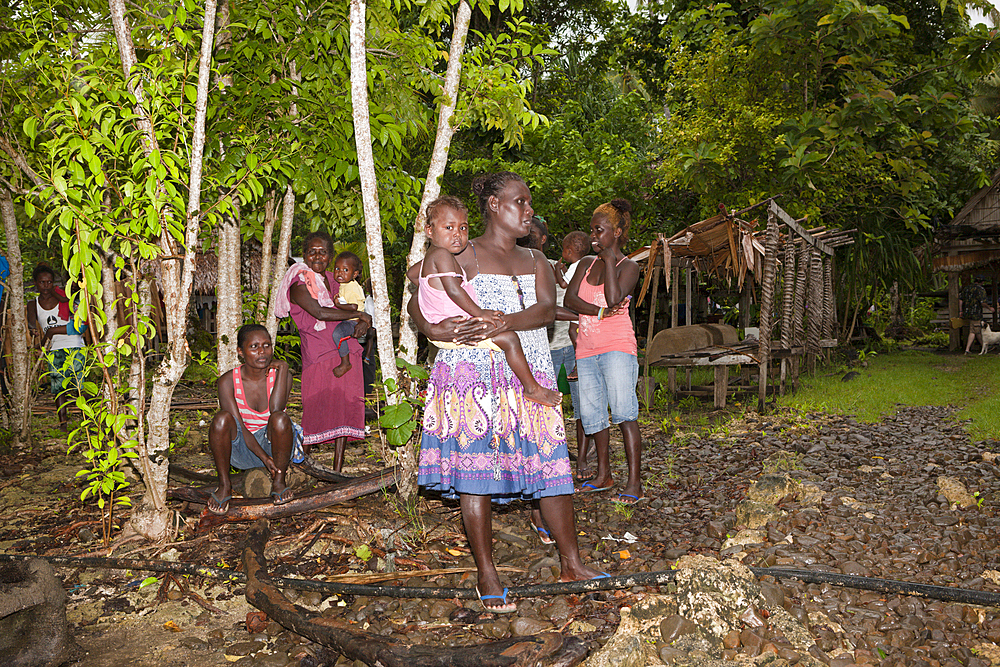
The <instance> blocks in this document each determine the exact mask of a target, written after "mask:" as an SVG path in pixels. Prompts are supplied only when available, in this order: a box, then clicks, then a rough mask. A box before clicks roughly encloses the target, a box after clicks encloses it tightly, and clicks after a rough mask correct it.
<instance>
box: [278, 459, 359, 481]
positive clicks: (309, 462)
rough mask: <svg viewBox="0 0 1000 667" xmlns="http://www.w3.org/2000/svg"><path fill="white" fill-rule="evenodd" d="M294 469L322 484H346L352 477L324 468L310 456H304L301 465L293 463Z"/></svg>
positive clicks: (327, 467)
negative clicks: (321, 481) (320, 481)
mask: <svg viewBox="0 0 1000 667" xmlns="http://www.w3.org/2000/svg"><path fill="white" fill-rule="evenodd" d="M292 465H294V466H295V467H296V468H298V469H299V470H301V471H302V472H304V473H306V474H307V475H311V476H312V477H315V478H316V479H321V480H323V481H324V482H346V481H348V480H350V479H354V478H353V477H349V476H347V475H342V474H340V473H339V472H337V471H336V470H334V469H333V468H331V467H329V466H325V465H323V464H322V463H320V462H319V461H317V460H316V459H314V458H313V457H311V456H306V458H305V460H304V461H302V463H293V464H292Z"/></svg>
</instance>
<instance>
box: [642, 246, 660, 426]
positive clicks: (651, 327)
mask: <svg viewBox="0 0 1000 667" xmlns="http://www.w3.org/2000/svg"><path fill="white" fill-rule="evenodd" d="M654 247H655V246H654ZM649 261H650V262H652V266H651V268H650V271H652V272H653V278H652V280H653V294H652V297H651V299H650V303H649V323H648V324H647V326H646V350H647V352H648V351H649V346H650V344H651V343H652V342H653V336H654V335H656V299H657V296H658V293H659V287H660V281H659V276H657V274H658V273H659V271H660V267H659V266H658V265H657V264H656V258H655V257H650V259H649ZM637 305H638V304H637ZM642 374H643V376H644V377H645V378H646V379H645V384H643V391H644V392H645V393H646V412H647V413H649V404H650V403H651V401H650V400H649V399H650V396H649V385H650V382H649V354H648V353H647V354H644V355H643V370H642Z"/></svg>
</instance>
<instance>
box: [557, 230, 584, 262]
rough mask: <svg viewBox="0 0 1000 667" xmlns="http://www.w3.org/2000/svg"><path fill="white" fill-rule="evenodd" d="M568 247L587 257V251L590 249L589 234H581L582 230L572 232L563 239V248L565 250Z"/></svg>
mask: <svg viewBox="0 0 1000 667" xmlns="http://www.w3.org/2000/svg"><path fill="white" fill-rule="evenodd" d="M567 245H569V246H571V247H573V248H575V249H576V251H577V252H579V253H580V255H581V256H582V255H586V254H587V250H588V249H589V248H590V236H588V235H587V232H581V231H580V230H577V231H575V232H570V233H569V234H567V235H566V237H565V238H563V247H564V248H565V247H566V246H567Z"/></svg>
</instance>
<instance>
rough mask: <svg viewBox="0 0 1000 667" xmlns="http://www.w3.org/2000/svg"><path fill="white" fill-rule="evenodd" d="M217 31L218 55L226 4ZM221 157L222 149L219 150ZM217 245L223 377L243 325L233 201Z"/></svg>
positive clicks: (225, 38) (227, 37)
mask: <svg viewBox="0 0 1000 667" xmlns="http://www.w3.org/2000/svg"><path fill="white" fill-rule="evenodd" d="M216 26H217V29H218V31H219V33H218V35H219V37H218V40H217V49H218V50H219V51H220V52H222V51H225V50H227V49H228V48H229V43H230V41H231V39H232V34H231V33H230V32H229V30H228V28H229V3H228V2H223V3H222V6H221V7H219V16H218V21H217V22H216ZM218 85H219V86H220V87H222V88H226V87H228V86H231V85H232V77H231V76H225V77H222V78H221V79H220V80H219V81H218ZM220 150H221V151H222V155H223V156H224V155H225V150H226V147H225V145H223V146H221V147H220ZM219 225H220V228H219V245H218V248H217V257H218V264H217V265H216V266H217V268H218V274H217V275H218V280H217V283H216V288H215V302H216V305H215V340H216V346H217V351H218V369H219V372H220V373H225V372H226V371H228V370H229V369H231V368H235V367H236V366H237V364H238V363H239V357H238V355H237V354H236V331H237V330H238V329H239V328H240V325H241V324H243V290H242V285H240V264H241V257H240V250H241V243H240V240H241V239H240V214H239V203H238V202H237V201H236V199H235V197H234V199H233V212H232V213H227V214H225V215H223V216H221V217H220V220H219Z"/></svg>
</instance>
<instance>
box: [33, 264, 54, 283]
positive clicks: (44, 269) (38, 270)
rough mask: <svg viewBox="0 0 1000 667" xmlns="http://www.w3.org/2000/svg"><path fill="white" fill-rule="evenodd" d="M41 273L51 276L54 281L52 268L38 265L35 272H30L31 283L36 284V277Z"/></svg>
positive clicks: (46, 265)
mask: <svg viewBox="0 0 1000 667" xmlns="http://www.w3.org/2000/svg"><path fill="white" fill-rule="evenodd" d="M43 273H47V274H49V275H50V276H52V280H53V281H55V279H56V272H55V271H53V270H52V267H51V266H49V265H48V264H39V265H38V266H36V267H35V270H34V271H32V272H31V280H32V282H36V281H37V280H38V276H40V275H42V274H43Z"/></svg>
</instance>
